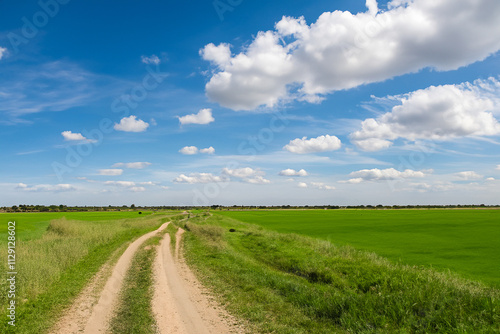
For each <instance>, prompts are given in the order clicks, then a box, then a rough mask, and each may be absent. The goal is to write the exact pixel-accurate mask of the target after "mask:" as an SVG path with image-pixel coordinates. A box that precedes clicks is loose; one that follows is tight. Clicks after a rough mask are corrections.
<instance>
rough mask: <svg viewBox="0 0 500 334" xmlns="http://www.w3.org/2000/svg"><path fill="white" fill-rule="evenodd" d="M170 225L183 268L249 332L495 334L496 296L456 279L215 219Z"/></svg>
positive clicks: (499, 301)
mask: <svg viewBox="0 0 500 334" xmlns="http://www.w3.org/2000/svg"><path fill="white" fill-rule="evenodd" d="M286 213H288V214H290V215H291V216H293V215H296V214H297V212H286ZM231 214H232V213H229V214H228V215H231ZM263 214H265V215H267V214H271V216H272V214H273V213H272V212H271V213H270V212H264V213H263ZM177 224H180V225H181V226H182V227H183V228H185V229H186V230H187V231H188V232H187V233H185V237H184V239H185V240H184V248H185V252H184V253H185V256H186V258H187V261H188V263H189V264H190V265H191V266H192V267H193V268H196V270H197V273H198V277H199V278H200V279H201V280H202V281H203V282H204V283H205V284H206V285H208V286H210V287H212V289H213V290H214V291H215V292H216V294H217V295H218V296H219V299H220V300H221V301H222V303H224V304H225V305H226V307H227V308H228V310H229V311H230V312H232V313H233V314H235V315H237V316H239V317H240V318H241V319H244V320H246V324H247V328H248V329H250V330H251V331H252V332H256V333H325V334H326V333H500V312H499V310H500V290H498V289H496V288H493V287H489V286H487V285H484V284H482V283H479V282H474V281H469V280H466V279H463V278H462V277H459V276H458V275H456V274H454V273H451V272H439V271H436V270H433V269H430V268H428V266H409V265H405V264H402V263H393V262H391V261H388V260H387V259H386V258H383V257H380V256H378V255H377V254H375V253H372V252H367V251H362V250H359V249H356V248H353V247H351V246H346V245H344V246H338V245H336V244H334V243H332V242H329V241H327V240H321V239H319V238H313V237H308V236H303V235H300V234H297V233H284V232H275V231H272V230H269V229H266V228H263V227H261V226H258V225H255V224H249V223H245V222H241V221H239V220H236V219H233V218H230V217H226V216H225V215H222V214H213V215H210V214H203V213H200V214H197V216H196V217H193V218H191V219H189V221H187V222H177Z"/></svg>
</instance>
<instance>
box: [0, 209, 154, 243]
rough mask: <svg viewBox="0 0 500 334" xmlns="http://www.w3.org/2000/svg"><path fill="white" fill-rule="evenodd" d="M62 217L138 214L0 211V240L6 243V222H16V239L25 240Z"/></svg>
mask: <svg viewBox="0 0 500 334" xmlns="http://www.w3.org/2000/svg"><path fill="white" fill-rule="evenodd" d="M150 214H151V212H146V211H145V212H142V215H150ZM62 217H66V219H68V220H83V221H102V220H116V219H125V218H137V217H140V216H139V213H138V212H137V211H102V212H26V213H25V212H19V213H0V240H2V241H1V242H3V241H5V243H7V223H8V222H11V221H15V222H16V239H18V240H23V241H27V240H31V239H38V238H40V237H41V236H42V235H43V233H44V232H45V230H46V229H47V227H48V226H49V222H50V221H51V220H52V219H59V218H62Z"/></svg>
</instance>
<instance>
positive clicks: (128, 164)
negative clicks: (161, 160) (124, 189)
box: [111, 161, 151, 169]
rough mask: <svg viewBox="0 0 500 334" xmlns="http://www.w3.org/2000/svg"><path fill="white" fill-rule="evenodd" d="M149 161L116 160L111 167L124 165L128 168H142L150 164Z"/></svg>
mask: <svg viewBox="0 0 500 334" xmlns="http://www.w3.org/2000/svg"><path fill="white" fill-rule="evenodd" d="M150 165H151V163H150V162H141V161H138V162H117V163H116V164H114V165H113V166H111V167H125V168H130V169H144V168H146V167H148V166H150Z"/></svg>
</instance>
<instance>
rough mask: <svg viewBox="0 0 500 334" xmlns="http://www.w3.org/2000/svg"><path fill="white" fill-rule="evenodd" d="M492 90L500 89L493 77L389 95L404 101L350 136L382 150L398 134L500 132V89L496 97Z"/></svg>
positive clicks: (435, 136)
mask: <svg viewBox="0 0 500 334" xmlns="http://www.w3.org/2000/svg"><path fill="white" fill-rule="evenodd" d="M492 92H493V93H495V92H497V93H498V92H500V83H499V82H498V81H497V80H496V79H493V78H490V79H489V80H487V81H484V80H476V81H475V82H474V83H473V84H470V83H463V84H460V85H444V86H437V87H435V86H431V87H428V88H426V89H421V90H417V91H415V92H412V93H409V94H405V95H402V96H395V97H388V99H392V100H400V101H401V105H397V106H395V107H393V108H392V111H391V112H388V113H385V114H383V115H381V116H380V117H378V118H377V119H373V118H368V119H366V120H365V121H363V123H362V125H361V126H362V129H361V130H359V131H356V132H354V133H352V134H351V135H350V139H351V141H352V142H353V143H354V144H355V145H356V146H357V147H359V148H360V149H362V150H365V151H378V150H381V149H384V148H387V147H389V146H391V145H392V141H394V140H396V139H398V138H404V139H408V140H411V141H415V140H418V139H427V140H450V139H453V138H457V137H465V136H488V135H496V134H499V133H500V123H499V122H498V121H497V120H496V118H495V117H494V116H493V114H492V111H494V110H498V107H499V106H500V104H499V102H498V98H499V97H500V93H499V94H498V95H497V96H496V97H492V96H491V95H492ZM493 95H494V94H493Z"/></svg>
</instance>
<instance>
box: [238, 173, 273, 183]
mask: <svg viewBox="0 0 500 334" xmlns="http://www.w3.org/2000/svg"><path fill="white" fill-rule="evenodd" d="M243 181H245V182H247V183H252V184H269V183H271V181H270V180H268V179H265V178H264V177H263V176H261V175H256V176H254V177H252V178H246V179H243Z"/></svg>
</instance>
